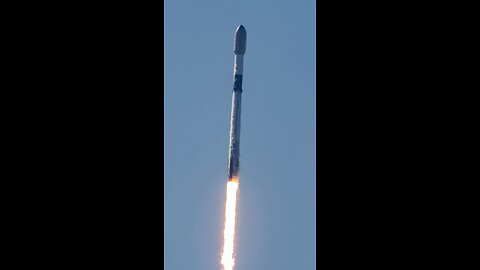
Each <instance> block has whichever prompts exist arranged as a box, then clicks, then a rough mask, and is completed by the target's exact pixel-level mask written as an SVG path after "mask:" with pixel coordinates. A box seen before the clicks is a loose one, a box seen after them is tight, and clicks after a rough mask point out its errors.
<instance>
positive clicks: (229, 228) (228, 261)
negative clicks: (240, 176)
mask: <svg viewBox="0 0 480 270" xmlns="http://www.w3.org/2000/svg"><path fill="white" fill-rule="evenodd" d="M237 190H238V181H236V179H235V180H233V181H228V182H227V201H226V204H225V206H226V207H225V230H224V232H223V239H224V242H223V254H222V264H223V269H224V270H233V266H234V265H235V260H234V259H233V244H234V237H235V210H236V205H237Z"/></svg>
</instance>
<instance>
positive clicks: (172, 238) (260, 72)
mask: <svg viewBox="0 0 480 270" xmlns="http://www.w3.org/2000/svg"><path fill="white" fill-rule="evenodd" d="M164 3H165V4H164V5H165V9H164V10H165V11H164V12H165V37H164V38H165V39H164V40H165V41H164V42H165V51H164V56H165V62H164V73H165V74H164V75H165V93H164V97H165V101H164V102H165V104H164V105H165V139H164V145H165V153H164V158H165V159H164V160H165V164H164V165H165V184H164V185H165V214H164V219H165V221H164V222H165V226H164V235H165V243H164V248H165V249H164V250H165V251H164V252H165V254H164V255H165V269H167V270H207V269H208V270H213V269H218V270H220V269H221V264H220V257H221V251H222V250H221V249H222V245H223V234H222V233H223V225H224V208H225V192H226V179H227V162H228V160H227V158H228V141H229V124H230V123H229V120H230V110H231V98H232V86H233V60H234V55H233V37H234V31H235V29H236V28H237V26H238V25H240V24H243V25H244V26H245V28H246V30H247V52H246V54H245V62H244V77H243V94H242V123H241V144H240V167H241V174H240V191H239V198H238V207H237V224H236V244H235V249H236V268H235V269H238V270H253V269H262V270H283V269H285V270H292V269H302V270H305V269H306V270H308V269H315V265H316V259H315V250H316V248H315V246H316V240H315V237H316V231H315V227H316V221H315V220H316V214H315V207H316V206H315V200H316V199H315V187H316V184H315V175H316V169H315V155H316V153H315V150H316V142H315V136H316V124H315V110H316V104H315V97H316V92H315V91H316V90H315V85H316V80H315V58H316V57H315V44H316V36H315V1H314V0H299V1H291V0H288V1H283V0H277V1H275V0H268V1H262V0H237V1H232V0H209V1H198V0H165V2H164Z"/></svg>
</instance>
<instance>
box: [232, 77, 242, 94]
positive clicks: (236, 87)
mask: <svg viewBox="0 0 480 270" xmlns="http://www.w3.org/2000/svg"><path fill="white" fill-rule="evenodd" d="M242 77H243V76H242V75H240V74H235V76H234V79H233V91H235V92H240V93H241V92H242Z"/></svg>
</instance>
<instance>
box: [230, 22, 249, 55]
mask: <svg viewBox="0 0 480 270" xmlns="http://www.w3.org/2000/svg"><path fill="white" fill-rule="evenodd" d="M246 49H247V31H246V30H245V27H243V25H240V26H239V27H238V28H237V30H236V31H235V42H234V50H233V51H234V52H235V54H245V51H246Z"/></svg>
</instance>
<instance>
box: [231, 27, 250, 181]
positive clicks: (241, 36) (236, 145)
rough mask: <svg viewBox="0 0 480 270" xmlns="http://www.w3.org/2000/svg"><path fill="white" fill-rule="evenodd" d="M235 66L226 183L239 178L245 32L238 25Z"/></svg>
mask: <svg viewBox="0 0 480 270" xmlns="http://www.w3.org/2000/svg"><path fill="white" fill-rule="evenodd" d="M233 47H234V49H233V52H234V53H235V64H234V72H233V95H232V113H231V117H230V144H229V148H228V181H238V178H239V176H240V113H241V106H242V79H243V57H244V55H245V51H246V49H247V31H246V30H245V27H243V25H240V26H239V27H238V28H237V30H236V31H235V38H234V46H233Z"/></svg>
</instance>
